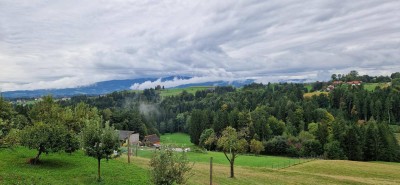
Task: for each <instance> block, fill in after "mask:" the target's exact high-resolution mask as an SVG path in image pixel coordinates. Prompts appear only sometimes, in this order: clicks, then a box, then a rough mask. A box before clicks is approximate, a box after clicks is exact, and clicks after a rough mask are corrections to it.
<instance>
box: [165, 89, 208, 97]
mask: <svg viewBox="0 0 400 185" xmlns="http://www.w3.org/2000/svg"><path fill="white" fill-rule="evenodd" d="M209 88H212V87H210V86H193V87H186V88H174V89H164V90H161V91H160V96H161V97H167V96H176V95H178V94H180V93H182V91H184V90H185V91H187V92H188V93H191V94H194V93H196V91H199V90H205V89H209Z"/></svg>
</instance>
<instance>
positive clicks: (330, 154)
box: [324, 141, 347, 159]
mask: <svg viewBox="0 0 400 185" xmlns="http://www.w3.org/2000/svg"><path fill="white" fill-rule="evenodd" d="M324 151H325V152H324V156H325V158H327V159H346V158H347V157H346V156H345V154H344V152H343V149H342V148H341V147H340V143H339V141H332V142H329V143H327V144H325V147H324Z"/></svg>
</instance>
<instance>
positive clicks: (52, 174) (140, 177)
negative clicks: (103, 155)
mask: <svg viewBox="0 0 400 185" xmlns="http://www.w3.org/2000/svg"><path fill="white" fill-rule="evenodd" d="M35 154H36V151H34V150H28V149H26V148H22V147H21V148H17V149H15V150H10V149H0V158H1V160H0V184H113V182H118V184H148V175H147V170H143V169H142V168H140V167H138V166H136V165H129V166H127V165H126V164H125V162H122V161H120V160H119V159H117V160H109V161H108V162H106V160H102V162H101V165H102V166H101V170H102V171H101V174H102V178H103V181H102V182H101V183H97V181H96V178H97V160H96V159H94V158H91V157H87V156H84V155H83V153H82V152H77V153H73V154H72V155H69V154H65V153H53V154H49V155H45V154H44V155H43V156H41V159H42V162H43V163H42V164H41V165H37V166H32V165H30V164H27V163H26V162H27V160H28V159H29V158H31V157H33V156H34V155H35ZM128 174H129V176H130V177H128Z"/></svg>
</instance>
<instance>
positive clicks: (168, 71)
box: [0, 0, 400, 91]
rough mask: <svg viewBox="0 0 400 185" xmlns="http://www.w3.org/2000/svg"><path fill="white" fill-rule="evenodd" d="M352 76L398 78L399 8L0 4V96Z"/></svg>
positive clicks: (357, 2) (388, 1)
mask: <svg viewBox="0 0 400 185" xmlns="http://www.w3.org/2000/svg"><path fill="white" fill-rule="evenodd" d="M350 70H357V71H359V73H360V74H369V75H390V74H391V73H392V72H396V71H400V1H399V0H353V1H337V0H307V1H302V0H259V1H254V0H243V1H242V0H218V1H205V0H190V1H188V0H185V1H184V0H163V1H156V0H112V1H110V0H96V1H93V0H57V1H50V0H19V1H15V0H0V91H10V90H33V89H50V88H66V87H77V86H84V85H89V84H92V83H95V82H98V81H105V80H114V79H134V78H142V77H157V78H158V77H166V76H171V75H185V76H193V77H196V78H194V79H192V80H191V81H190V82H202V81H207V80H241V79H256V81H257V82H263V83H266V82H268V81H271V82H274V81H278V80H282V79H309V80H328V79H329V77H330V75H331V74H332V73H344V74H345V73H348V72H349V71H350ZM182 82H184V81H182ZM169 84H177V83H175V82H169ZM136 85H140V84H136ZM151 85H152V84H151ZM133 86H134V84H133ZM135 87H137V86H135Z"/></svg>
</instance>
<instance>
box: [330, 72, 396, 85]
mask: <svg viewBox="0 0 400 185" xmlns="http://www.w3.org/2000/svg"><path fill="white" fill-rule="evenodd" d="M399 77H400V73H399V72H396V73H392V74H391V75H390V76H383V75H380V76H369V75H359V74H358V72H357V71H350V73H348V74H332V75H331V80H332V81H337V80H338V81H345V82H349V81H362V82H365V83H385V82H391V80H392V79H395V78H399Z"/></svg>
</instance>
